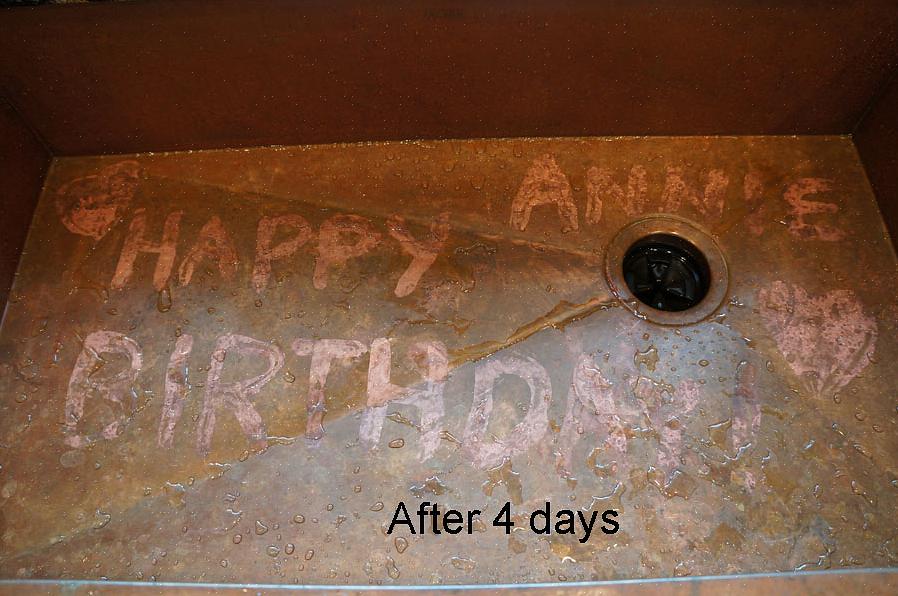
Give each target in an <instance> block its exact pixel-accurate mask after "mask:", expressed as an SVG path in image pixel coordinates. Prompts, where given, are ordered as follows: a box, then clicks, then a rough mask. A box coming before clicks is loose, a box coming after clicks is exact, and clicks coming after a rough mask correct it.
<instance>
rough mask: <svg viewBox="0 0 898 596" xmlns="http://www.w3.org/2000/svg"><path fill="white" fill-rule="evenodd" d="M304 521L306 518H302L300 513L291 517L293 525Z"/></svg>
mask: <svg viewBox="0 0 898 596" xmlns="http://www.w3.org/2000/svg"><path fill="white" fill-rule="evenodd" d="M304 521H306V516H304V515H302V514H300V513H297V514H296V515H294V516H293V523H294V524H301V523H303V522H304Z"/></svg>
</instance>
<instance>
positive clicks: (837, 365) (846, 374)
mask: <svg viewBox="0 0 898 596" xmlns="http://www.w3.org/2000/svg"><path fill="white" fill-rule="evenodd" d="M758 298H759V302H760V308H761V316H762V317H763V320H764V324H765V325H766V326H767V329H768V331H770V334H771V335H772V336H773V338H774V339H775V340H776V344H777V346H778V347H779V350H780V352H781V353H782V354H783V356H784V357H785V359H786V361H787V362H788V363H789V366H791V367H792V370H793V371H794V372H795V374H796V375H798V377H799V378H800V379H801V383H802V386H803V388H804V389H805V390H806V391H807V392H809V393H811V394H812V395H814V396H822V397H831V396H832V395H833V394H835V393H836V392H837V391H838V390H839V389H841V388H842V387H844V386H845V385H847V384H848V383H849V382H850V381H851V380H852V379H853V378H854V377H856V376H857V375H858V374H859V373H860V372H861V371H862V370H864V368H865V367H866V366H867V365H868V364H869V363H870V360H871V358H872V356H873V352H874V350H875V349H876V335H877V327H876V320H875V319H874V318H873V317H871V316H869V315H867V314H866V313H865V312H864V309H863V307H862V306H861V303H860V301H859V300H858V299H857V297H855V295H854V293H853V292H851V291H850V290H833V291H831V292H828V293H826V294H823V295H821V296H809V295H808V293H807V292H805V290H804V289H803V288H801V287H799V286H796V285H792V284H787V283H785V282H782V281H776V282H774V283H773V284H772V285H771V287H770V288H769V289H765V290H761V291H760V292H759V293H758Z"/></svg>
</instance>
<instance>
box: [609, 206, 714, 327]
mask: <svg viewBox="0 0 898 596" xmlns="http://www.w3.org/2000/svg"><path fill="white" fill-rule="evenodd" d="M605 275H606V277H607V278H608V283H609V285H610V286H611V291H612V292H613V293H614V294H615V295H616V296H617V297H618V298H619V299H620V300H621V302H623V304H624V305H626V306H627V308H629V309H630V310H632V311H633V312H634V313H636V314H637V315H639V316H641V317H643V318H645V319H647V320H649V321H652V322H655V323H660V324H662V325H688V324H691V323H696V322H698V321H701V320H702V319H705V318H706V317H708V316H709V315H710V314H712V313H713V312H714V311H716V310H717V308H718V307H719V306H720V304H721V302H722V301H723V298H724V296H725V295H726V291H727V282H728V272H727V266H726V261H724V258H723V253H722V252H721V250H720V247H719V246H718V245H717V243H716V242H715V241H714V239H713V238H712V237H711V235H710V234H708V233H707V232H706V231H704V230H703V229H702V228H700V227H699V226H698V225H697V224H695V223H693V222H690V221H688V220H685V219H683V218H680V217H676V216H672V215H655V216H647V217H645V218H643V219H639V220H637V221H635V222H633V223H631V224H629V225H628V226H626V227H624V228H623V229H622V230H621V231H620V232H618V234H617V236H615V238H614V239H613V240H612V241H611V244H610V245H609V246H608V250H607V251H606V253H605Z"/></svg>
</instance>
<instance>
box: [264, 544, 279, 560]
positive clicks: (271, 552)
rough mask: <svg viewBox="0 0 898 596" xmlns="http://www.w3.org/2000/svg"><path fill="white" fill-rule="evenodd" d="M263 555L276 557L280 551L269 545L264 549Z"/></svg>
mask: <svg viewBox="0 0 898 596" xmlns="http://www.w3.org/2000/svg"><path fill="white" fill-rule="evenodd" d="M265 554H266V555H268V556H269V557H276V556H278V555H279V554H281V549H280V548H278V547H277V546H276V545H274V544H269V545H268V546H267V547H265Z"/></svg>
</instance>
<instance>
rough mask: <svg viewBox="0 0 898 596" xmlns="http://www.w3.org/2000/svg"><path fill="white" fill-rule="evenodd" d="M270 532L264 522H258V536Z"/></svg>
mask: <svg viewBox="0 0 898 596" xmlns="http://www.w3.org/2000/svg"><path fill="white" fill-rule="evenodd" d="M267 531H268V526H267V525H265V524H264V523H263V522H261V521H259V520H256V535H258V536H261V535H262V534H264V533H265V532H267Z"/></svg>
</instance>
